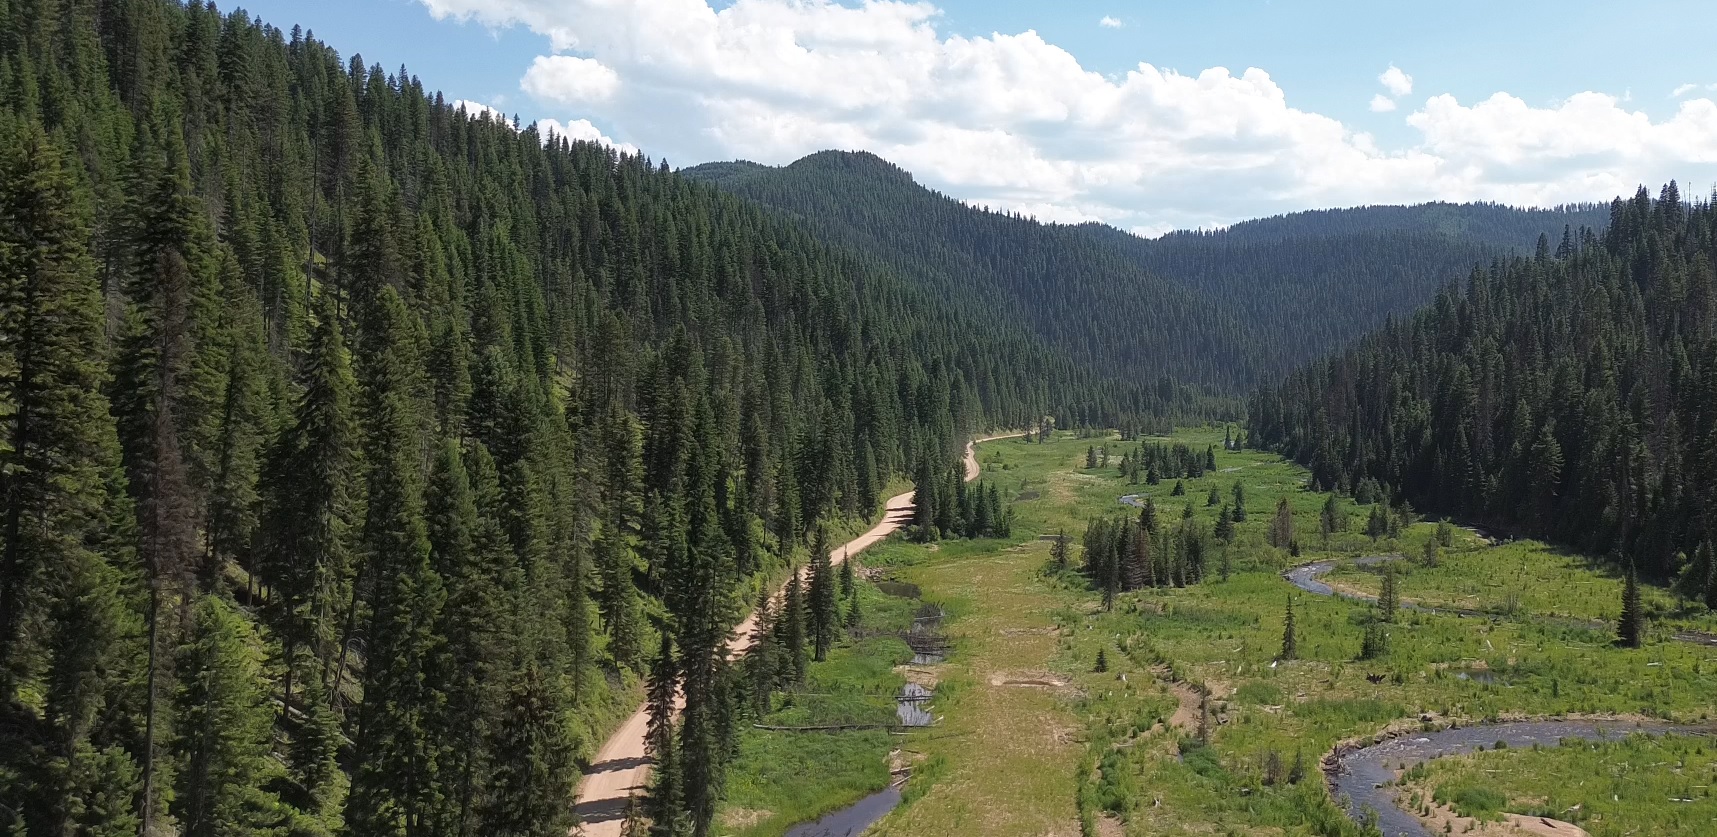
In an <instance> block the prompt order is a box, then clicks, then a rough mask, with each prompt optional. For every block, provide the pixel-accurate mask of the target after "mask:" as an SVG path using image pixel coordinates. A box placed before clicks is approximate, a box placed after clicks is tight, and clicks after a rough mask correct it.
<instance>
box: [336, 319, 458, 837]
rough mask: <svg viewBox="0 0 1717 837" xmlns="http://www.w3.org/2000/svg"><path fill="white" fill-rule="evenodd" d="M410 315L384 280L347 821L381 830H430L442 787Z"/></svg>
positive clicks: (431, 574) (357, 830) (435, 606)
mask: <svg viewBox="0 0 1717 837" xmlns="http://www.w3.org/2000/svg"><path fill="white" fill-rule="evenodd" d="M404 316H405V311H404V306H403V304H402V303H401V302H400V301H399V297H398V296H397V294H396V293H395V292H394V290H393V288H391V287H388V288H384V289H382V291H381V298H380V300H379V302H378V311H377V312H376V314H375V316H374V319H373V320H372V327H375V328H379V329H381V330H382V331H383V336H382V337H380V338H378V339H377V341H376V342H377V344H378V345H380V346H381V347H382V350H381V354H380V356H378V357H374V358H372V363H373V364H374V366H373V369H372V371H371V373H370V375H371V378H370V381H368V382H367V387H368V389H369V394H368V397H367V399H366V400H367V401H368V402H369V410H370V412H369V415H368V416H367V417H366V420H367V424H368V436H369V439H370V443H369V447H370V452H369V456H368V457H366V458H367V459H368V463H367V464H368V466H369V469H370V473H369V480H368V482H369V490H368V492H367V493H368V497H369V508H368V510H367V514H366V517H365V520H364V527H363V533H362V539H361V540H362V546H363V560H364V562H365V568H366V572H367V573H368V574H369V575H370V577H371V578H373V579H374V582H373V587H372V592H371V595H370V598H369V611H370V619H369V628H368V630H367V631H366V635H367V637H368V642H367V643H366V648H367V651H368V654H367V657H368V659H369V660H370V661H371V662H370V665H369V666H368V667H367V668H366V669H365V672H364V702H363V706H362V707H361V711H360V713H359V716H358V733H357V736H356V752H357V765H358V769H357V770H356V771H355V773H354V775H353V777H352V793H351V796H350V797H349V798H348V799H347V802H346V825H347V827H348V828H349V829H350V830H351V831H352V832H353V833H354V834H364V835H376V837H387V835H398V836H399V837H425V835H428V834H429V833H431V831H432V830H433V828H434V826H435V822H434V819H435V813H436V811H437V810H438V806H439V805H440V804H441V800H442V794H443V793H444V792H445V790H446V789H445V788H444V787H443V785H442V778H443V777H442V776H441V775H440V774H439V770H438V763H437V758H438V755H439V753H438V749H439V748H438V746H437V742H436V741H435V740H434V738H433V737H432V730H433V729H434V724H435V719H436V715H437V712H438V711H439V707H440V705H441V703H442V701H444V700H445V695H444V694H443V693H442V692H441V691H440V690H439V689H438V688H437V686H438V684H437V683H436V682H435V680H434V679H433V678H432V676H431V667H432V666H433V665H434V661H435V660H436V659H437V657H438V656H439V655H440V654H441V653H442V646H443V642H444V641H443V639H442V637H440V636H439V635H438V634H437V633H436V630H435V628H436V623H437V622H438V621H439V619H440V616H441V609H442V606H443V602H444V598H445V593H444V589H443V587H442V582H441V578H440V577H439V576H438V575H437V574H436V573H435V571H434V569H433V568H432V567H431V566H430V542H429V534H428V531H427V527H426V526H425V523H424V507H423V490H422V488H421V483H420V479H419V476H418V467H419V466H418V464H417V463H418V457H419V456H420V454H419V453H418V448H417V445H416V444H415V442H416V438H417V436H416V432H417V430H418V428H419V427H420V424H419V423H418V420H417V419H418V417H417V416H416V415H415V412H414V410H415V406H416V405H415V403H414V402H413V400H412V399H411V397H410V396H411V384H410V369H409V367H408V366H406V364H405V362H404V359H403V358H402V357H401V355H402V349H403V343H404V341H405V340H406V337H405V335H404V334H403V329H404V325H403V322H404V321H403V317H404ZM336 682H337V681H336Z"/></svg>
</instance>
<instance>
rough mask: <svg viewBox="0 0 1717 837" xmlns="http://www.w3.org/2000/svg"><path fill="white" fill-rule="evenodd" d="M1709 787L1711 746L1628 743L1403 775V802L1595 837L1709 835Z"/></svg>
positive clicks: (1460, 762) (1447, 762) (1431, 765)
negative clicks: (1560, 824)
mask: <svg viewBox="0 0 1717 837" xmlns="http://www.w3.org/2000/svg"><path fill="white" fill-rule="evenodd" d="M1713 785H1717V747H1714V746H1713V742H1712V741H1711V740H1710V739H1707V738H1703V737H1689V736H1673V735H1671V736H1655V737H1654V736H1649V735H1634V736H1630V737H1628V738H1627V739H1624V740H1621V741H1612V742H1607V743H1595V742H1584V741H1568V742H1565V743H1564V744H1563V745H1562V746H1561V747H1555V748H1547V749H1539V748H1531V749H1527V748H1519V749H1507V748H1505V749H1498V750H1492V751H1488V752H1483V753H1474V754H1471V755H1464V756H1453V757H1449V758H1443V759H1438V760H1436V761H1432V762H1427V763H1426V764H1424V765H1421V766H1419V767H1416V768H1414V769H1412V770H1409V771H1408V772H1407V774H1406V776H1404V777H1403V786H1404V790H1403V795H1404V796H1405V797H1406V798H1408V799H1409V800H1411V801H1412V804H1414V805H1415V806H1417V807H1419V808H1420V809H1421V810H1427V809H1428V807H1429V804H1430V803H1436V804H1438V805H1448V806H1450V807H1452V808H1453V809H1454V812H1455V813H1456V814H1458V815H1460V816H1462V817H1467V818H1473V819H1478V820H1480V821H1495V820H1498V819H1500V818H1501V815H1502V814H1503V813H1504V812H1508V813H1515V814H1525V815H1528V816H1533V817H1550V818H1552V819H1559V820H1564V821H1567V822H1572V823H1575V824H1576V825H1579V826H1581V827H1582V828H1585V829H1586V830H1587V831H1589V832H1591V833H1592V834H1593V835H1595V837H1608V836H1609V835H1615V837H1621V836H1622V835H1627V834H1709V833H1712V831H1713V830H1717V798H1713V796H1712V793H1711V788H1712V786H1713ZM1454 830H1456V831H1458V830H1460V826H1456V827H1455V829H1454Z"/></svg>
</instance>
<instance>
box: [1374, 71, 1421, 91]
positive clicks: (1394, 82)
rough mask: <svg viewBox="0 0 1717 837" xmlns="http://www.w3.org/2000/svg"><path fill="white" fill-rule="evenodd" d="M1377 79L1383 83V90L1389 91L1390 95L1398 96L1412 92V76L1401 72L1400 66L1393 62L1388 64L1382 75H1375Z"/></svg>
mask: <svg viewBox="0 0 1717 837" xmlns="http://www.w3.org/2000/svg"><path fill="white" fill-rule="evenodd" d="M1377 81H1378V82H1379V83H1380V84H1382V85H1383V88H1384V89H1385V90H1388V91H1389V95H1391V96H1396V97H1400V96H1405V95H1407V94H1408V93H1411V92H1413V77H1412V76H1410V75H1407V74H1406V73H1404V72H1401V68H1400V67H1397V66H1395V65H1394V64H1390V65H1389V69H1387V70H1384V71H1383V75H1380V76H1378V77H1377Z"/></svg>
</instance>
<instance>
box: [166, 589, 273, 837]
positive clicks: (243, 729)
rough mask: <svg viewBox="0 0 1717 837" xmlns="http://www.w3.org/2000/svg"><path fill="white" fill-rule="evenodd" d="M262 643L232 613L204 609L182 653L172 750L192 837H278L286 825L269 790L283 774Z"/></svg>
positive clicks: (178, 802) (179, 803) (180, 809)
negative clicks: (266, 689)
mask: <svg viewBox="0 0 1717 837" xmlns="http://www.w3.org/2000/svg"><path fill="white" fill-rule="evenodd" d="M256 642H257V640H256V637H255V636H254V635H252V633H251V631H250V628H249V627H248V626H247V625H245V623H244V621H243V620H241V619H240V618H239V617H238V615H237V614H236V613H234V612H233V609H232V608H231V606H229V605H227V604H226V603H225V602H222V601H221V600H220V599H219V598H217V597H214V596H205V597H203V598H202V600H201V601H200V602H198V604H197V606H196V615H195V625H194V627H193V628H192V633H191V637H190V641H189V642H188V643H187V644H186V645H185V646H184V647H182V648H181V649H180V651H179V661H178V669H177V675H178V680H179V692H178V695H177V696H176V699H175V708H176V712H177V719H178V724H177V725H176V727H175V729H176V736H175V740H174V742H173V745H172V749H173V751H174V753H175V754H176V755H177V756H178V759H179V762H180V764H179V767H178V769H177V770H176V771H175V773H176V775H177V790H176V792H175V794H174V796H173V804H172V812H173V815H174V816H175V817H176V818H177V819H178V821H179V823H180V826H181V827H182V828H183V829H184V833H185V834H186V835H187V836H188V837H214V835H252V834H255V835H263V834H272V833H274V832H273V830H274V828H275V827H277V826H278V825H279V819H280V817H281V813H282V812H281V810H280V804H279V800H278V799H276V798H275V797H274V795H273V794H272V793H269V792H268V791H266V790H265V789H264V788H265V786H266V785H267V784H268V783H269V782H270V781H271V780H272V779H273V778H274V777H275V776H276V775H277V774H279V773H280V772H281V771H280V768H279V765H278V763H277V762H275V761H274V760H273V759H272V758H271V755H272V754H271V749H272V747H273V743H274V742H273V724H274V712H273V710H272V709H270V708H269V706H268V704H267V702H266V696H265V695H264V693H263V689H262V686H263V681H262V679H261V676H260V674H261V671H260V670H261V664H262V660H261V658H260V655H259V654H258V653H257V650H256V649H255V648H254V646H255V644H256Z"/></svg>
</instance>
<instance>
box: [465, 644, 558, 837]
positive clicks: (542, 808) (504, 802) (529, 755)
mask: <svg viewBox="0 0 1717 837" xmlns="http://www.w3.org/2000/svg"><path fill="white" fill-rule="evenodd" d="M564 704H565V701H564V700H562V699H559V698H558V697H557V695H556V694H555V690H554V689H553V688H552V686H551V684H550V682H549V681H548V678H546V677H545V676H544V675H543V673H542V672H541V671H539V670H538V669H537V667H536V666H535V665H534V664H527V665H526V667H525V669H524V671H522V672H520V673H519V675H518V676H517V682H516V683H515V684H514V686H513V688H512V694H511V695H510V696H509V698H508V700H507V704H506V707H505V709H504V710H503V711H502V720H501V722H500V724H499V725H498V727H497V728H496V731H495V736H494V741H493V742H491V744H490V745H489V749H490V751H492V752H493V753H495V754H496V757H495V760H494V766H493V767H492V768H491V775H490V776H489V778H488V782H487V785H488V788H489V793H488V796H487V797H486V799H485V801H484V805H483V813H482V817H481V821H480V823H479V825H478V828H477V833H479V834H485V835H488V834H494V835H504V837H563V835H565V834H566V833H567V832H568V831H570V830H571V829H572V827H573V824H574V820H575V817H574V815H573V808H572V791H573V784H574V781H575V779H576V778H577V776H578V771H577V765H575V764H574V763H573V760H572V754H573V742H572V739H571V736H570V735H569V734H568V733H567V729H566V712H565V709H566V707H565V705H564Z"/></svg>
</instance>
